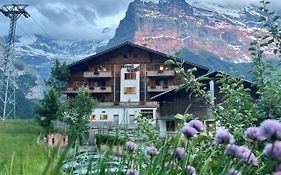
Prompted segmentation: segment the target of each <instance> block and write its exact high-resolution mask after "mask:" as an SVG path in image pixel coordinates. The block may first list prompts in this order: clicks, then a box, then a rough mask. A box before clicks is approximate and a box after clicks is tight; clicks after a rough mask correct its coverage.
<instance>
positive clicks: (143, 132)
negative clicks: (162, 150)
mask: <svg viewBox="0 0 281 175" xmlns="http://www.w3.org/2000/svg"><path fill="white" fill-rule="evenodd" d="M134 121H135V122H136V124H137V125H138V130H137V134H138V135H139V138H141V139H142V141H143V142H148V143H149V144H152V145H159V144H161V142H160V138H159V137H160V133H159V131H157V130H156V128H155V122H154V121H153V119H148V118H146V117H142V116H141V115H140V114H137V115H136V117H135V118H134Z"/></svg>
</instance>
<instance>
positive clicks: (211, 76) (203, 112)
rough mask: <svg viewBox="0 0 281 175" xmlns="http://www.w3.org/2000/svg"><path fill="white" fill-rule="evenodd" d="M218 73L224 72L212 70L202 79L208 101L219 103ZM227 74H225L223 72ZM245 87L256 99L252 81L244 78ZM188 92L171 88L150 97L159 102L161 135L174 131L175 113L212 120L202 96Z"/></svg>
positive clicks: (175, 123)
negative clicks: (208, 97)
mask: <svg viewBox="0 0 281 175" xmlns="http://www.w3.org/2000/svg"><path fill="white" fill-rule="evenodd" d="M218 74H225V73H223V72H219V71H214V72H210V73H208V74H206V75H204V76H205V77H207V78H208V79H207V80H204V81H203V83H204V84H205V87H206V91H209V92H210V96H211V97H210V101H211V102H212V103H213V104H219V103H221V102H222V101H223V97H224V94H222V93H220V92H219V88H220V85H221V84H219V83H218V82H217V80H218V79H219V78H218V77H217V75H218ZM225 75H227V74H225ZM243 86H244V87H245V88H248V89H250V95H251V97H252V98H253V100H254V99H257V98H258V96H257V94H256V92H257V88H256V87H255V86H253V83H252V82H250V81H247V80H245V81H244V82H243ZM189 94H190V92H186V91H185V90H180V91H177V92H176V90H175V88H174V89H171V90H170V91H166V92H163V93H161V94H158V95H156V96H154V97H153V98H152V100H155V101H158V102H159V121H160V122H159V124H160V132H161V134H162V135H163V136H165V135H167V134H169V133H174V132H175V130H176V128H177V125H178V121H177V120H176V119H175V118H174V116H175V115H176V114H184V113H190V114H193V115H194V117H196V118H201V119H205V121H206V122H210V123H212V122H213V119H212V112H211V110H210V107H209V105H207V104H206V102H205V100H204V99H202V98H195V96H194V95H191V96H189Z"/></svg>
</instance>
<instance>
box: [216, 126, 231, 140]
mask: <svg viewBox="0 0 281 175" xmlns="http://www.w3.org/2000/svg"><path fill="white" fill-rule="evenodd" d="M215 143H216V144H232V143H234V137H233V135H232V134H230V133H229V132H228V131H226V130H224V129H221V130H219V131H218V132H217V133H216V136H215Z"/></svg>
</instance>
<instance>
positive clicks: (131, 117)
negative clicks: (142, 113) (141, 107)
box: [130, 114, 135, 124]
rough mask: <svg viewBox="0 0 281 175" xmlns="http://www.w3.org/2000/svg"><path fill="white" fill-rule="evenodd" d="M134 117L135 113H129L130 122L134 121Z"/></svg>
mask: <svg viewBox="0 0 281 175" xmlns="http://www.w3.org/2000/svg"><path fill="white" fill-rule="evenodd" d="M134 118H135V115H134V114H130V124H133V123H134Z"/></svg>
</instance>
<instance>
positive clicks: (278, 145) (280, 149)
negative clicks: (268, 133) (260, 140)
mask: <svg viewBox="0 0 281 175" xmlns="http://www.w3.org/2000/svg"><path fill="white" fill-rule="evenodd" d="M263 153H264V154H265V155H266V156H268V157H270V158H272V159H274V160H281V141H276V142H274V143H270V144H267V145H266V146H265V147H264V150H263Z"/></svg>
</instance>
